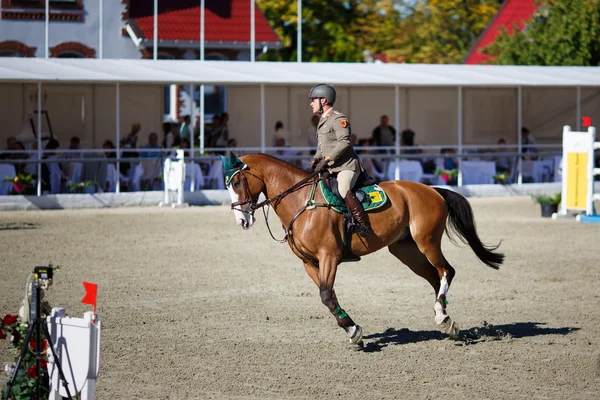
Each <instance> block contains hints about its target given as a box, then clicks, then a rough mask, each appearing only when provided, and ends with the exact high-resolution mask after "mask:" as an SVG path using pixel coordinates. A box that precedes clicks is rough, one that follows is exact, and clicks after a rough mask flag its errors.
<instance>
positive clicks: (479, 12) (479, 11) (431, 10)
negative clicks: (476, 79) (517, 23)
mask: <svg viewBox="0 0 600 400" xmlns="http://www.w3.org/2000/svg"><path fill="white" fill-rule="evenodd" d="M498 8H499V2H498V0H425V1H421V2H418V3H416V4H415V7H414V9H413V10H412V12H411V13H410V14H409V15H408V16H406V17H405V18H404V19H403V20H402V21H401V22H400V24H399V26H398V29H397V32H398V35H397V39H396V40H395V43H394V46H393V49H394V50H392V51H391V52H390V54H391V55H392V56H393V57H395V58H398V59H400V60H402V61H404V62H409V63H435V64H444V63H459V62H460V61H461V60H462V59H463V58H464V56H465V55H466V54H467V53H468V51H469V49H470V48H471V46H472V44H473V43H474V42H475V40H476V39H477V38H478V37H479V35H480V34H481V32H483V30H484V29H485V28H486V27H487V26H488V24H489V22H490V20H491V19H492V17H493V16H494V15H495V14H496V12H497V11H498Z"/></svg>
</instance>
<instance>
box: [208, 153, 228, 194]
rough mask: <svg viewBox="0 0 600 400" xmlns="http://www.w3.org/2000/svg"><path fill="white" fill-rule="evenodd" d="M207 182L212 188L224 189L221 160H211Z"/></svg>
mask: <svg viewBox="0 0 600 400" xmlns="http://www.w3.org/2000/svg"><path fill="white" fill-rule="evenodd" d="M207 178H208V182H207V184H208V185H209V186H210V187H211V188H212V189H225V173H224V172H223V162H221V160H215V161H213V163H212V165H211V166H210V168H209V170H208V177H207Z"/></svg>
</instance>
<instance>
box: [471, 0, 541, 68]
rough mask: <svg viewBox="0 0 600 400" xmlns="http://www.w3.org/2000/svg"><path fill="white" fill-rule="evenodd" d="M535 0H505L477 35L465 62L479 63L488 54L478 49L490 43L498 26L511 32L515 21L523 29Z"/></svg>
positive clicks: (532, 10)
mask: <svg viewBox="0 0 600 400" xmlns="http://www.w3.org/2000/svg"><path fill="white" fill-rule="evenodd" d="M535 2H536V0H506V1H505V2H504V3H503V4H502V7H500V9H499V10H498V12H497V13H496V15H495V16H494V18H493V19H492V21H491V22H490V24H489V25H488V27H487V28H486V30H485V31H483V33H482V34H481V36H479V39H478V40H477V42H476V43H475V45H474V46H473V48H472V49H471V52H470V53H469V55H468V56H467V57H466V58H465V62H464V63H465V64H481V63H483V62H485V61H486V60H488V59H489V58H490V56H488V55H484V54H481V53H480V51H481V50H482V49H483V48H484V47H486V46H488V45H490V44H492V43H493V42H494V41H495V40H496V38H497V37H498V35H499V34H500V28H501V27H505V28H506V29H508V31H509V32H510V33H511V34H512V32H513V23H517V26H518V27H519V29H520V30H523V28H524V27H525V23H526V22H527V21H528V20H529V19H530V18H531V16H532V15H533V14H534V13H535V11H536V5H535Z"/></svg>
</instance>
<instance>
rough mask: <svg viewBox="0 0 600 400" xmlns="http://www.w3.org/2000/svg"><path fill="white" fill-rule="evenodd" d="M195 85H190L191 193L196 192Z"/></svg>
mask: <svg viewBox="0 0 600 400" xmlns="http://www.w3.org/2000/svg"><path fill="white" fill-rule="evenodd" d="M194 120H195V118H194V85H193V84H192V83H190V124H191V125H190V161H191V165H190V168H191V169H192V170H191V171H190V181H191V182H190V192H193V191H194V186H196V185H195V181H194V175H195V174H194V122H193V121H194Z"/></svg>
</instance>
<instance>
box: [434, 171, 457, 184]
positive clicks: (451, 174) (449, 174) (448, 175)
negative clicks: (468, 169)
mask: <svg viewBox="0 0 600 400" xmlns="http://www.w3.org/2000/svg"><path fill="white" fill-rule="evenodd" d="M435 174H436V175H437V176H439V177H440V178H442V180H443V181H444V182H445V183H448V182H449V181H451V180H452V179H454V178H456V177H457V176H458V170H457V169H456V168H454V169H450V170H446V169H438V170H437V171H435Z"/></svg>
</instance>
